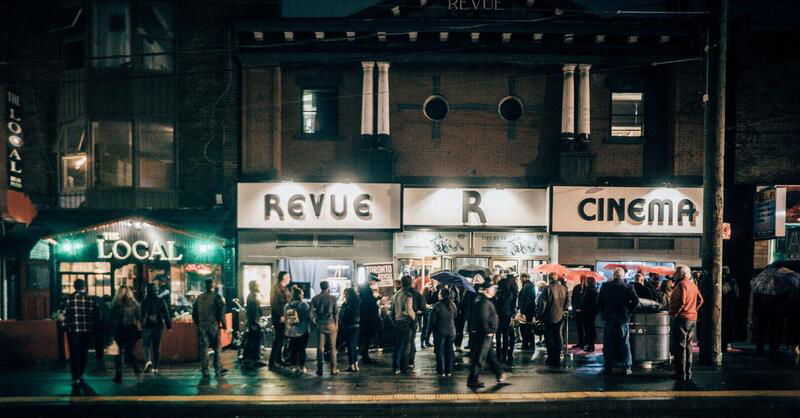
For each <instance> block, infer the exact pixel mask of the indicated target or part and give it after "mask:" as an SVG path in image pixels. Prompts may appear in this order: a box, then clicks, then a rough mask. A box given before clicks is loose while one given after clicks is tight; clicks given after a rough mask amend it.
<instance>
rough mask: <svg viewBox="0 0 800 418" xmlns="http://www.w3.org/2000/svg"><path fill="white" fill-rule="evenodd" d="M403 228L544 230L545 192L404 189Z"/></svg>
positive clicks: (545, 220) (535, 190)
mask: <svg viewBox="0 0 800 418" xmlns="http://www.w3.org/2000/svg"><path fill="white" fill-rule="evenodd" d="M403 225H404V226H426V227H427V226H445V227H475V226H477V227H518V228H531V227H533V228H540V229H545V228H547V191H546V190H545V189H500V188H483V189H480V188H469V189H447V188H438V189H431V188H406V189H404V190H403Z"/></svg>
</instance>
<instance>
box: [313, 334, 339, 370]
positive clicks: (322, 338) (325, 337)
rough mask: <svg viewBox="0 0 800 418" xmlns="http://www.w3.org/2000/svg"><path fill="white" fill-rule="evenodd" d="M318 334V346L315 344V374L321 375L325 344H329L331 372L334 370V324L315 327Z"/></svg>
mask: <svg viewBox="0 0 800 418" xmlns="http://www.w3.org/2000/svg"><path fill="white" fill-rule="evenodd" d="M317 332H319V344H317V373H318V374H322V365H323V364H324V363H325V342H326V341H327V343H328V344H330V350H331V371H333V370H336V332H337V329H336V324H320V325H318V326H317Z"/></svg>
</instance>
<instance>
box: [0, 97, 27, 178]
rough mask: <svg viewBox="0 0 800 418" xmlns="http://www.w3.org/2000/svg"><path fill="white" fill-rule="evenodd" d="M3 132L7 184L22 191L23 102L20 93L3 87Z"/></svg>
mask: <svg viewBox="0 0 800 418" xmlns="http://www.w3.org/2000/svg"><path fill="white" fill-rule="evenodd" d="M0 94H2V104H3V108H4V109H3V110H2V117H3V126H2V128H1V131H2V132H3V134H2V137H1V138H0V140H2V141H3V145H4V146H3V147H2V148H3V149H4V150H5V151H4V154H5V157H6V184H5V186H6V187H7V188H9V189H11V190H18V191H20V192H21V191H22V186H23V184H22V146H23V143H24V141H23V129H22V103H21V101H20V97H19V95H18V94H16V93H14V92H13V91H11V90H8V89H5V88H1V87H0Z"/></svg>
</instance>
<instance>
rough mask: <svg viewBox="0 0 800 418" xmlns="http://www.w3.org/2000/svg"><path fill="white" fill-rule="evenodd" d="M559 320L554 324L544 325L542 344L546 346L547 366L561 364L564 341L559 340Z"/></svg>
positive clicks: (560, 322) (560, 324) (560, 323)
mask: <svg viewBox="0 0 800 418" xmlns="http://www.w3.org/2000/svg"><path fill="white" fill-rule="evenodd" d="M563 322H564V321H563V320H561V321H559V322H557V323H555V324H548V323H545V324H544V344H545V346H547V364H553V365H556V364H561V349H562V348H563V346H564V340H563V339H562V338H561V326H562V323H563Z"/></svg>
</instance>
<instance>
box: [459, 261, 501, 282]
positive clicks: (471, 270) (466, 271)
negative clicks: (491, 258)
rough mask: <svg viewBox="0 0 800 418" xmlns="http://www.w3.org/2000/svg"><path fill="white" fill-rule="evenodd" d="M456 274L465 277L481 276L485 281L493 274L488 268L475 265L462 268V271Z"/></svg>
mask: <svg viewBox="0 0 800 418" xmlns="http://www.w3.org/2000/svg"><path fill="white" fill-rule="evenodd" d="M456 273H458V274H459V275H461V276H464V277H475V275H476V274H480V275H481V276H482V277H483V278H484V280H488V279H489V278H491V277H492V272H491V271H489V268H488V267H484V266H478V265H475V264H469V265H466V266H464V267H461V268H460V269H458V270H456Z"/></svg>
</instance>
